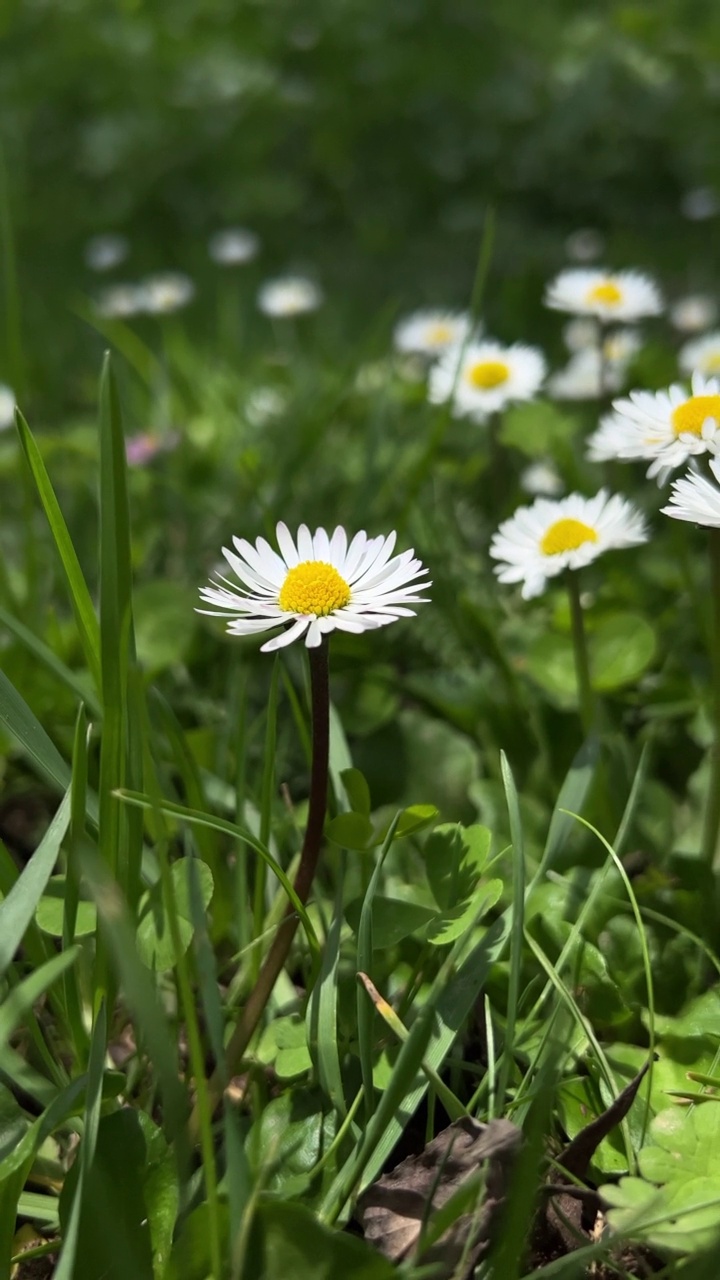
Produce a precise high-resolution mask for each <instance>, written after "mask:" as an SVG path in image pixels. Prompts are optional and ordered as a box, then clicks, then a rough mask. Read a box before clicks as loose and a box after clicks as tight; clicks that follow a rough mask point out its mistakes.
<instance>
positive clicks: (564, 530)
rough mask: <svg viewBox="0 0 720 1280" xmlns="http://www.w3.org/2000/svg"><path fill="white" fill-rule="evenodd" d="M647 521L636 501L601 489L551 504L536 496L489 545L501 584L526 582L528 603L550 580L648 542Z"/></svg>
mask: <svg viewBox="0 0 720 1280" xmlns="http://www.w3.org/2000/svg"><path fill="white" fill-rule="evenodd" d="M647 537H648V533H647V530H646V528H645V522H644V519H643V517H642V515H641V513H640V512H639V511H637V510H636V509H635V508H634V507H633V506H632V504H631V503H629V502H628V501H627V500H626V499H625V498H622V497H620V496H619V495H612V496H611V495H610V494H608V493H607V491H606V490H604V489H603V490H601V491H600V492H599V493H598V494H596V495H595V497H593V498H585V497H583V496H582V494H578V493H573V494H570V495H569V496H568V497H567V498H560V499H558V500H557V501H550V500H548V499H546V498H537V499H536V500H535V502H534V503H533V505H532V506H530V507H521V508H520V509H519V510H518V511H516V512H515V515H514V516H511V518H510V519H509V520H504V521H503V523H502V524H501V525H500V527H499V529H498V530H497V533H496V534H495V535H494V537H493V540H492V542H491V544H490V555H491V556H492V558H493V560H497V561H498V562H499V563H498V564H497V565H496V566H495V573H496V574H497V576H498V579H499V580H500V582H507V583H518V582H521V583H522V584H523V586H522V595H523V597H524V599H526V600H529V599H531V598H532V597H533V596H536V595H539V594H540V592H541V591H543V590H544V587H545V584H546V582H547V580H548V579H549V578H555V577H557V576H558V574H561V573H563V572H564V571H565V570H566V569H579V568H582V567H584V566H585V565H587V564H590V563H591V562H592V561H593V560H596V559H597V557H598V556H600V555H602V554H603V552H604V551H610V550H612V549H615V548H620V547H631V546H637V545H638V544H639V543H642V542H645V541H647Z"/></svg>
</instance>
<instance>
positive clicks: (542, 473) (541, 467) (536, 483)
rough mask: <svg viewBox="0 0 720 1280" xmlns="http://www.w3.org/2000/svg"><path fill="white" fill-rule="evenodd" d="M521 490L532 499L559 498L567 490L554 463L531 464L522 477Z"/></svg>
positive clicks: (522, 473)
mask: <svg viewBox="0 0 720 1280" xmlns="http://www.w3.org/2000/svg"><path fill="white" fill-rule="evenodd" d="M520 488H521V489H523V490H524V492H525V493H529V494H530V496H531V497H532V498H536V497H543V498H557V497H559V495H560V494H561V493H562V491H563V489H564V488H565V486H564V484H563V482H562V479H561V477H560V476H559V474H558V472H557V471H556V470H555V467H554V466H553V464H552V462H542V461H540V462H531V463H530V466H529V467H526V468H525V470H524V471H523V472H521V475H520Z"/></svg>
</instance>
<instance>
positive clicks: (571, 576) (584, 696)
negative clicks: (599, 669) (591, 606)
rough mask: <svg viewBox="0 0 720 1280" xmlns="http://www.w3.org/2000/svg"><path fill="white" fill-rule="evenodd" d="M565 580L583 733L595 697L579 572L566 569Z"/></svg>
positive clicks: (589, 725) (588, 724)
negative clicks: (591, 678)
mask: <svg viewBox="0 0 720 1280" xmlns="http://www.w3.org/2000/svg"><path fill="white" fill-rule="evenodd" d="M565 580H566V583H567V591H568V600H569V601H570V623H571V627H572V640H573V652H574V654H575V675H576V678H577V687H578V701H579V703H580V719H581V720H582V726H583V729H584V730H585V733H589V732H590V730H591V729H592V724H593V719H594V714H595V697H594V694H593V691H592V685H591V683H590V663H589V660H588V649H587V638H586V635H585V619H584V616H583V607H582V603H581V601H580V574H579V573H578V571H577V569H574V570H573V569H571V570H568V572H567V573H566V575H565Z"/></svg>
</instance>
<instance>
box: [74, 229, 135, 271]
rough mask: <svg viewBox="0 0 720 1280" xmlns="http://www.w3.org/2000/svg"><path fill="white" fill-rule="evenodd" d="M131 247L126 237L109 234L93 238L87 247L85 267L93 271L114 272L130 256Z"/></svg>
mask: <svg viewBox="0 0 720 1280" xmlns="http://www.w3.org/2000/svg"><path fill="white" fill-rule="evenodd" d="M129 250H130V245H129V243H128V241H127V238H126V237H125V236H120V235H115V233H114V232H110V231H109V232H107V233H105V234H104V235H99V236H93V237H92V239H90V240H88V242H87V244H86V245H85V254H84V257H85V265H86V266H88V267H89V268H90V270H91V271H112V269H113V267H118V266H119V265H120V263H121V262H124V261H125V259H126V258H127V256H128V253H129Z"/></svg>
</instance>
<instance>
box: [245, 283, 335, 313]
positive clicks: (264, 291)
mask: <svg viewBox="0 0 720 1280" xmlns="http://www.w3.org/2000/svg"><path fill="white" fill-rule="evenodd" d="M322 301H323V295H322V290H321V289H320V288H319V287H318V285H316V284H314V283H313V281H312V280H308V279H306V278H305V276H282V277H279V278H278V279H277V280H268V281H267V282H266V283H265V284H264V285H263V286H262V288H261V289H260V292H259V293H258V296H257V304H258V307H259V308H260V310H261V311H262V312H263V314H264V315H266V316H272V317H278V316H281V317H289V316H301V315H304V314H305V313H306V312H308V311H316V310H317V308H318V307H319V306H320V303H321V302H322Z"/></svg>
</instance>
